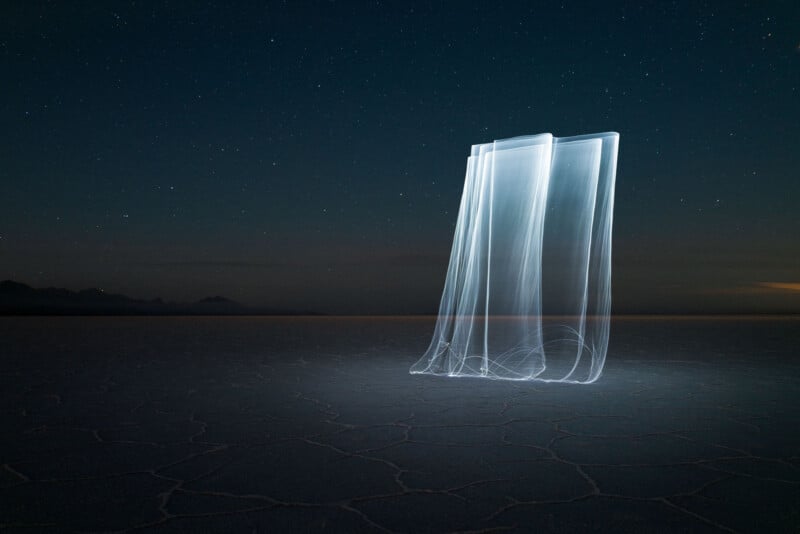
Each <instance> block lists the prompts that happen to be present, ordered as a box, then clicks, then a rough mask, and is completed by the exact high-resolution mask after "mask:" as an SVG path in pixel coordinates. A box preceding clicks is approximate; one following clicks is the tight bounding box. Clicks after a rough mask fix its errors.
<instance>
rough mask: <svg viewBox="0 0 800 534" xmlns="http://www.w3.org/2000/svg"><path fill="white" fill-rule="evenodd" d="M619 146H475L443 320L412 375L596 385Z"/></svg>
mask: <svg viewBox="0 0 800 534" xmlns="http://www.w3.org/2000/svg"><path fill="white" fill-rule="evenodd" d="M618 144H619V134H617V133H614V132H609V133H600V134H591V135H581V136H576V137H563V138H557V137H553V136H552V135H551V134H540V135H533V136H524V137H515V138H512V139H503V140H500V141H495V142H493V143H486V144H481V145H474V146H473V147H472V153H471V155H470V157H469V158H468V159H467V175H466V180H465V185H464V194H463V196H462V198H461V207H460V209H459V213H458V222H457V224H456V232H455V238H454V240H453V248H452V251H451V254H450V264H449V266H448V269H447V280H446V282H445V287H444V292H443V294H442V300H441V304H440V307H439V318H438V320H437V323H436V329H435V331H434V334H433V340H432V342H431V345H430V347H429V348H428V350H427V352H426V353H425V354H424V355H423V357H422V358H421V359H420V360H419V361H418V362H417V363H415V364H414V365H413V366H412V367H411V373H412V374H436V375H446V376H475V377H486V378H494V379H507V380H545V381H554V382H572V383H590V382H594V381H595V380H597V378H598V377H599V376H600V373H601V372H602V370H603V364H604V363H605V358H606V351H607V348H608V334H609V321H610V317H609V314H610V311H611V228H612V221H613V210H614V182H615V179H616V169H617V147H618Z"/></svg>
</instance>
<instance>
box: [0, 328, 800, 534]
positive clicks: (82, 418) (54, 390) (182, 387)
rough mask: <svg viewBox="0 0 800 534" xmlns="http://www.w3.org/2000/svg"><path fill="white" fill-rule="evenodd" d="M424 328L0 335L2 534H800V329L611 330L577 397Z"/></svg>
mask: <svg viewBox="0 0 800 534" xmlns="http://www.w3.org/2000/svg"><path fill="white" fill-rule="evenodd" d="M433 321H434V318H431V317H424V318H329V317H317V318H269V317H226V318H222V317H205V318H176V317H172V318H169V317H164V318H88V317H72V318H53V317H51V318H33V317H32V318H3V319H0V358H1V359H0V399H1V400H2V403H0V423H1V424H2V427H1V428H2V429H3V432H2V437H0V465H1V466H2V467H1V468H0V529H2V530H4V531H6V530H7V531H10V532H13V531H16V530H20V531H24V532H36V531H43V532H63V531H68V532H71V531H122V530H128V529H142V530H144V531H148V532H149V531H152V532H160V531H165V532H172V531H178V532H215V531H218V532H224V531H231V532H243V531H246V532H253V531H256V532H283V531H287V532H309V531H310V532H316V531H327V532H373V531H374V532H382V531H393V532H394V531H398V532H457V531H480V532H493V531H502V532H506V531H518V532H529V531H534V530H535V531H538V532H595V531H600V532H604V531H605V532H705V531H709V532H714V531H723V532H725V531H734V532H797V531H798V530H800V402H799V401H800V352H799V351H798V346H800V343H799V342H800V320H799V319H797V318H776V317H769V318H753V317H744V318H704V319H698V318H655V317H649V318H616V319H614V321H613V323H612V332H611V345H610V347H609V353H608V362H607V365H606V370H605V373H604V375H603V376H602V377H601V379H600V380H599V381H598V382H597V383H595V384H592V385H587V386H577V385H565V384H543V383H536V382H531V383H516V382H503V381H488V380H482V379H466V378H462V379H448V378H440V377H430V376H412V375H409V374H408V367H409V366H410V365H411V364H412V363H413V362H415V361H416V360H417V359H418V358H419V356H420V355H421V354H422V353H423V352H424V350H425V348H426V347H427V343H428V342H429V340H430V336H431V334H432V331H433Z"/></svg>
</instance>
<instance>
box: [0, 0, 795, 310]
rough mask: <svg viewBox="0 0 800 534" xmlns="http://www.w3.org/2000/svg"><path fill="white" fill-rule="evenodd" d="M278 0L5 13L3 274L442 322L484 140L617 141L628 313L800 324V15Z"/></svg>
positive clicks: (776, 8) (135, 292)
mask: <svg viewBox="0 0 800 534" xmlns="http://www.w3.org/2000/svg"><path fill="white" fill-rule="evenodd" d="M263 4H264V5H262V3H261V2H252V3H250V2H247V3H244V2H243V3H224V2H212V3H202V4H201V3H197V4H195V3H193V2H187V3H180V2H168V3H166V2H164V3H161V2H158V3H154V2H52V3H44V2H33V1H25V2H4V3H3V7H2V8H0V61H1V62H2V63H0V65H1V66H2V76H0V124H2V138H3V139H2V142H0V279H14V280H18V281H21V282H24V283H27V284H30V285H33V286H35V287H44V286H58V287H67V288H71V289H81V288H85V287H100V288H102V289H104V290H105V291H107V292H114V293H124V294H127V295H129V296H132V297H136V298H148V299H149V298H154V297H157V296H159V297H163V298H165V299H169V300H181V301H186V300H197V299H200V298H202V297H205V296H208V295H224V296H226V297H229V298H232V299H234V300H237V301H240V302H243V303H246V304H252V305H259V306H274V307H283V308H292V309H304V310H315V311H319V312H326V313H431V312H434V313H435V311H436V309H437V305H438V301H439V298H440V295H441V290H442V287H443V284H444V278H445V269H446V266H447V260H448V255H449V252H450V245H451V241H452V236H453V230H454V226H455V222H456V217H457V211H458V205H459V200H460V196H461V192H462V188H463V183H464V171H465V167H466V157H467V155H468V152H469V148H470V145H471V144H474V143H479V142H487V141H492V140H494V139H500V138H504V137H511V136H516V135H522V134H531V133H539V132H552V133H553V134H554V135H556V136H568V135H575V134H581V133H591V132H601V131H608V130H613V131H618V132H619V133H620V136H621V137H620V154H619V167H618V174H617V190H616V193H617V194H616V211H615V218H614V257H613V268H614V275H613V277H614V278H613V283H614V286H613V291H614V292H613V299H614V304H613V309H614V311H615V312H619V313H623V312H624V313H628V312H669V313H676V312H685V313H702V312H708V313H712V312H787V311H794V312H800V171H798V169H800V3H798V2H797V1H787V2H734V1H720V2H693V1H691V2H690V1H686V2H672V3H669V2H652V3H648V2H630V3H615V2H586V3H577V2H570V3H544V2H541V3H540V2H520V3H519V4H516V5H512V4H508V5H506V4H503V5H502V6H501V5H500V4H499V3H492V2H480V3H476V4H474V5H471V3H469V2H453V3H449V4H448V3H445V2H433V3H430V4H422V3H420V4H415V3H409V2H370V3H368V2H363V3H361V2H319V3H303V2H297V3H294V2H289V3H282V2H264V3H263ZM526 4H529V5H526ZM356 6H357V7H356ZM584 6H589V7H588V8H587V7H584Z"/></svg>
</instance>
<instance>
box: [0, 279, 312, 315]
mask: <svg viewBox="0 0 800 534" xmlns="http://www.w3.org/2000/svg"><path fill="white" fill-rule="evenodd" d="M0 315H320V314H318V313H314V312H305V311H297V310H285V309H274V308H258V307H251V306H246V305H244V304H240V303H238V302H236V301H233V300H230V299H228V298H225V297H221V296H214V297H206V298H204V299H202V300H199V301H197V302H188V303H182V302H165V301H164V300H162V299H160V298H156V299H153V300H138V299H133V298H130V297H127V296H125V295H118V294H113V293H106V292H105V291H103V290H102V289H97V288H89V289H83V290H81V291H70V290H69V289H64V288H58V287H48V288H41V289H36V288H33V287H31V286H29V285H27V284H23V283H21V282H15V281H13V280H4V281H2V282H0Z"/></svg>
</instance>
